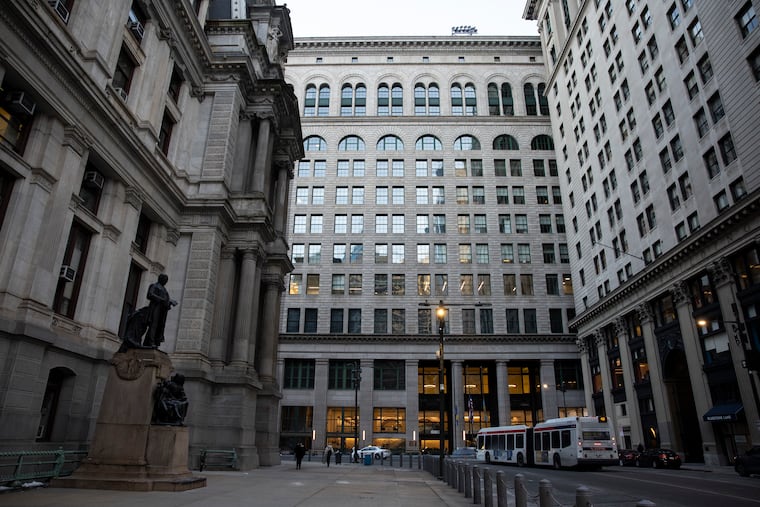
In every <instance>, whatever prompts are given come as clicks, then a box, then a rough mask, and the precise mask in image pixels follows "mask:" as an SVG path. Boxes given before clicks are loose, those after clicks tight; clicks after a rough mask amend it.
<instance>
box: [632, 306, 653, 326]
mask: <svg viewBox="0 0 760 507" xmlns="http://www.w3.org/2000/svg"><path fill="white" fill-rule="evenodd" d="M636 313H638V314H639V321H640V322H641V323H642V324H643V323H645V322H651V321H652V319H653V317H654V315H653V314H652V309H651V308H650V307H649V304H648V303H641V304H640V305H638V306H637V307H636Z"/></svg>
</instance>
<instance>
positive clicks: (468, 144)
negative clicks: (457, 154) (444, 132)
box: [454, 135, 480, 151]
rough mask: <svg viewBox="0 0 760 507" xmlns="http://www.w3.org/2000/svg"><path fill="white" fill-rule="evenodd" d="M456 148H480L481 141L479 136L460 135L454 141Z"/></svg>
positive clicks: (458, 149) (459, 149) (460, 149)
mask: <svg viewBox="0 0 760 507" xmlns="http://www.w3.org/2000/svg"><path fill="white" fill-rule="evenodd" d="M454 149H455V150H457V151H464V150H479V149H480V141H478V138H477V137H473V136H469V135H464V136H459V137H457V139H456V141H454Z"/></svg>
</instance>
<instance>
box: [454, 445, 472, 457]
mask: <svg viewBox="0 0 760 507" xmlns="http://www.w3.org/2000/svg"><path fill="white" fill-rule="evenodd" d="M477 456H478V451H477V449H475V448H474V447H459V448H457V449H456V450H455V451H454V452H452V453H451V457H452V458H454V459H475V458H476V457H477Z"/></svg>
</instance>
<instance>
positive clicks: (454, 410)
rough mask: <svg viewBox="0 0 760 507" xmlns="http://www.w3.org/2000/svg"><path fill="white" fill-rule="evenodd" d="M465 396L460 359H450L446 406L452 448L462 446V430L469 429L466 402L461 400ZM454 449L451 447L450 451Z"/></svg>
mask: <svg viewBox="0 0 760 507" xmlns="http://www.w3.org/2000/svg"><path fill="white" fill-rule="evenodd" d="M444 358H445V356H444ZM465 397H466V394H465V388H464V371H463V369H462V361H458V360H457V361H451V406H450V407H447V408H448V409H449V414H450V417H451V420H450V421H449V427H450V428H451V432H452V433H451V436H452V439H451V441H452V444H453V446H454V449H456V448H457V447H464V439H463V438H462V430H465V431H469V430H470V422H469V419H468V411H467V402H466V401H464V402H463V401H462V400H464V399H465ZM454 449H452V451H453V450H454Z"/></svg>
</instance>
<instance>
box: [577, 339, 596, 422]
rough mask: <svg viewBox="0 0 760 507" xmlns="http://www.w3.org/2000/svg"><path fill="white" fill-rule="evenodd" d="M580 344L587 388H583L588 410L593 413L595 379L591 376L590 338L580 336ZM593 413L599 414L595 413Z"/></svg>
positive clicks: (579, 348)
mask: <svg viewBox="0 0 760 507" xmlns="http://www.w3.org/2000/svg"><path fill="white" fill-rule="evenodd" d="M575 344H576V345H578V350H579V351H580V353H581V373H582V374H583V385H584V386H586V388H585V389H584V390H583V396H584V400H585V402H586V412H587V413H588V414H589V415H591V408H592V407H593V406H594V398H593V397H592V394H593V390H594V380H593V379H592V378H591V365H590V364H589V356H588V347H589V343H588V339H587V338H578V339H577V340H576V341H575ZM593 415H598V414H596V413H594V414H593Z"/></svg>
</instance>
